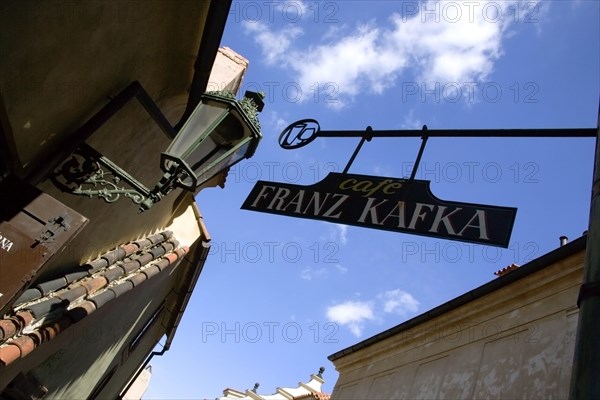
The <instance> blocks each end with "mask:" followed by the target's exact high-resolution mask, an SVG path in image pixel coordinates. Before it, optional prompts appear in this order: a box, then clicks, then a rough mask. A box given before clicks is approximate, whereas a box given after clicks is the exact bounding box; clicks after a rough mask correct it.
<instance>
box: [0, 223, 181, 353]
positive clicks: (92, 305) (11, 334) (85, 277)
mask: <svg viewBox="0 0 600 400" xmlns="http://www.w3.org/2000/svg"><path fill="white" fill-rule="evenodd" d="M167 240H168V241H167ZM178 245H179V242H177V241H176V240H175V239H174V238H172V232H168V231H167V232H163V233H159V234H155V235H152V236H150V237H149V238H147V239H143V240H139V241H136V242H133V243H129V244H126V245H123V246H120V247H118V248H117V249H115V250H112V251H110V252H108V253H106V254H103V255H101V256H100V257H99V258H98V259H96V260H93V261H91V262H89V263H87V264H85V265H84V266H83V267H84V268H86V271H76V272H72V273H70V274H67V275H65V276H63V277H61V278H58V279H54V280H52V281H48V282H44V283H41V284H39V285H38V286H37V288H35V289H33V288H32V289H31V290H27V291H25V292H24V293H23V295H21V297H20V298H19V301H21V303H19V308H20V310H19V311H18V312H16V313H15V314H14V315H13V316H11V317H8V318H5V319H2V320H0V334H1V337H0V343H1V342H5V343H4V345H1V347H0V351H1V354H0V362H1V363H2V364H4V365H7V364H9V363H11V362H13V361H14V360H16V359H18V358H19V357H24V356H25V355H27V354H29V353H30V352H31V351H32V350H33V349H35V347H37V346H38V345H40V344H41V343H43V342H46V341H49V340H51V339H53V338H54V337H56V335H58V334H59V333H60V332H62V331H64V330H65V329H67V328H69V327H70V326H71V325H72V324H73V323H76V322H78V321H80V320H81V319H83V318H85V317H86V316H88V315H90V314H91V313H93V312H94V311H95V310H96V309H97V308H99V307H101V306H102V305H104V304H106V303H107V302H109V301H110V300H112V299H114V298H115V297H118V296H120V295H121V294H123V293H125V292H127V291H129V290H131V289H133V288H134V287H135V286H138V285H139V284H141V283H142V282H143V281H144V280H147V279H150V278H152V277H153V276H156V275H158V274H159V273H160V272H161V271H162V270H164V269H166V268H167V267H168V266H169V265H172V264H173V263H174V262H176V261H177V260H178V259H179V258H181V257H183V256H184V255H185V254H186V253H187V252H188V251H189V248H188V247H184V248H177V246H178ZM152 246H154V247H152ZM129 257H131V258H129ZM153 260H155V261H153ZM115 262H116V263H118V264H117V265H114V266H112V265H113V263H115ZM150 262H152V264H150V265H147V264H148V263H150ZM146 265H147V266H146ZM102 270H104V271H102ZM136 271H138V272H137V273H136ZM92 274H99V276H95V277H92ZM128 274H130V275H129V276H127V275H128ZM123 278H125V280H123V281H120V282H119V280H121V279H123ZM111 281H113V282H114V281H117V282H118V283H117V282H116V283H117V284H113V286H110V282H111ZM67 285H70V286H67ZM42 296H45V298H44V297H42ZM39 298H41V301H37V299H39ZM77 302H79V303H77ZM70 304H72V308H70V309H68V307H69V305H70ZM42 318H46V319H51V318H58V319H54V320H53V321H52V320H50V321H48V322H46V323H44V324H43V325H42V326H41V327H39V328H37V329H34V330H32V331H30V332H28V333H27V334H25V335H22V334H21V332H22V331H23V329H24V328H25V327H26V326H31V324H32V323H33V322H35V321H36V320H37V321H39V320H41V319H42Z"/></svg>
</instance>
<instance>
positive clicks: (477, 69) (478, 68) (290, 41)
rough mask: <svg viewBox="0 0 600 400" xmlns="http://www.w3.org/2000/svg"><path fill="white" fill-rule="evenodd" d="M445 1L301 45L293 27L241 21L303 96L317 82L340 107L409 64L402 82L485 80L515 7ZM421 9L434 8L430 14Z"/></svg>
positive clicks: (392, 80)
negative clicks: (292, 77) (383, 23)
mask: <svg viewBox="0 0 600 400" xmlns="http://www.w3.org/2000/svg"><path fill="white" fill-rule="evenodd" d="M521 2H524V0H521ZM450 3H452V7H454V8H453V9H450ZM450 3H448V2H439V1H434V0H428V1H427V2H424V3H415V6H416V5H417V4H418V9H417V10H415V12H414V13H413V14H411V15H406V13H405V14H404V15H401V14H392V15H391V16H390V22H391V24H390V25H389V27H388V28H387V29H385V28H384V27H378V26H376V25H375V23H374V22H373V21H371V22H369V23H366V24H365V23H363V24H360V25H358V26H357V27H356V28H355V29H354V31H352V32H350V33H349V34H345V35H344V34H343V33H342V32H346V29H343V30H332V29H330V30H329V31H328V32H327V34H326V36H325V37H326V38H327V39H326V40H327V42H321V43H320V44H316V45H315V44H312V45H310V46H308V47H306V48H300V47H298V46H297V45H296V43H295V40H296V39H297V38H298V37H300V35H302V33H303V31H302V29H301V28H299V27H298V26H297V25H293V26H292V25H288V26H285V27H283V28H282V29H280V30H278V31H275V30H273V29H272V28H271V27H269V26H267V25H266V24H264V23H260V22H254V23H246V24H245V27H246V30H247V32H248V33H252V34H254V35H255V40H256V42H257V43H258V44H259V46H260V47H261V49H262V52H263V55H264V56H265V58H266V62H267V63H268V64H270V65H274V64H277V65H278V66H280V67H282V68H285V69H286V70H288V71H290V72H292V73H293V74H294V75H295V79H296V82H297V83H298V84H299V85H300V87H301V88H302V93H303V94H304V95H305V96H304V100H306V99H308V98H309V97H311V96H310V95H309V94H311V95H312V94H314V91H315V87H318V88H319V90H322V91H323V95H324V96H325V97H327V96H328V97H329V100H331V101H329V102H325V104H326V105H328V106H330V107H332V108H341V107H343V106H345V105H346V104H348V103H349V102H352V101H353V99H354V97H355V96H357V95H358V94H359V93H362V92H365V91H366V92H371V93H375V94H381V93H382V92H384V91H385V90H388V89H390V88H391V87H393V86H395V85H396V84H397V80H398V78H399V76H400V75H401V74H403V73H404V72H405V71H406V70H407V69H408V68H410V69H411V70H412V73H411V75H412V76H410V77H408V80H410V79H415V80H416V81H418V84H419V86H420V85H421V84H428V85H429V86H427V88H428V89H431V85H435V83H439V84H440V85H446V84H448V83H452V84H457V85H462V84H464V83H469V84H471V83H476V82H481V81H483V80H485V79H486V78H487V77H488V76H489V74H490V73H491V72H492V71H493V67H494V62H495V61H496V60H497V59H498V58H499V57H500V56H501V55H502V40H503V39H504V38H505V37H506V36H507V28H508V27H509V26H510V25H511V22H513V21H514V12H511V11H510V10H509V7H521V6H520V5H518V6H515V3H514V2H496V1H487V2H486V1H484V2H450ZM532 4H534V5H535V4H537V2H536V1H534V2H531V1H528V2H527V6H528V7H531V5H532ZM488 6H490V7H488ZM456 7H458V8H459V10H458V13H457V12H456ZM447 8H448V10H447ZM427 10H430V11H431V10H437V11H434V12H433V15H431V14H432V13H431V12H429V13H428V12H427ZM495 12H497V15H496V14H494V13H495ZM415 83H416V82H415Z"/></svg>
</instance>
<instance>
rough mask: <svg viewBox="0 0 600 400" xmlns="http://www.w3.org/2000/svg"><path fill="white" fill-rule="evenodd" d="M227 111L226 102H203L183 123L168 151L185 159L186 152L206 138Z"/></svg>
mask: <svg viewBox="0 0 600 400" xmlns="http://www.w3.org/2000/svg"><path fill="white" fill-rule="evenodd" d="M225 113H227V105H226V104H221V103H217V102H211V103H210V105H207V104H204V103H201V104H200V105H199V106H198V107H196V109H195V110H194V112H193V113H192V115H191V116H190V118H188V120H187V121H186V123H185V124H184V125H183V127H182V128H181V130H180V132H179V134H177V137H175V139H174V140H173V142H172V143H171V145H170V146H169V147H168V148H167V150H166V153H168V154H170V155H173V156H176V157H181V158H183V159H185V158H187V154H186V153H189V152H190V150H193V149H194V148H195V147H197V146H198V144H199V143H200V142H202V140H204V138H205V137H206V134H208V133H210V132H211V131H212V128H213V126H214V125H215V124H218V123H219V122H220V121H221V119H222V118H223V116H224V114H225Z"/></svg>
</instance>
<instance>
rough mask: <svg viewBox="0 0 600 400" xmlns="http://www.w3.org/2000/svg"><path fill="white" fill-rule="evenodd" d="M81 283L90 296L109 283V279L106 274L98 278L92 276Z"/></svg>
mask: <svg viewBox="0 0 600 400" xmlns="http://www.w3.org/2000/svg"><path fill="white" fill-rule="evenodd" d="M80 285H81V286H82V287H84V288H85V290H86V291H87V294H88V296H89V295H91V294H93V293H96V292H97V291H98V290H100V289H102V288H103V287H105V286H106V285H108V279H106V278H105V277H104V276H99V277H97V278H92V279H89V280H87V281H84V282H81V283H80Z"/></svg>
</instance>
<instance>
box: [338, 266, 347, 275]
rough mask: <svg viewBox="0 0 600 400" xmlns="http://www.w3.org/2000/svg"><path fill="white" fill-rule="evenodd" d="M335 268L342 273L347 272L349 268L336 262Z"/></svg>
mask: <svg viewBox="0 0 600 400" xmlns="http://www.w3.org/2000/svg"><path fill="white" fill-rule="evenodd" d="M335 268H336V269H337V270H338V272H339V273H340V274H345V273H346V272H348V268H346V267H344V266H343V265H341V264H335Z"/></svg>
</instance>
